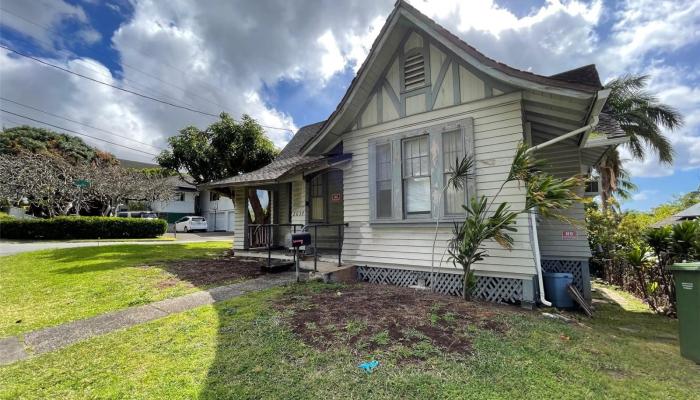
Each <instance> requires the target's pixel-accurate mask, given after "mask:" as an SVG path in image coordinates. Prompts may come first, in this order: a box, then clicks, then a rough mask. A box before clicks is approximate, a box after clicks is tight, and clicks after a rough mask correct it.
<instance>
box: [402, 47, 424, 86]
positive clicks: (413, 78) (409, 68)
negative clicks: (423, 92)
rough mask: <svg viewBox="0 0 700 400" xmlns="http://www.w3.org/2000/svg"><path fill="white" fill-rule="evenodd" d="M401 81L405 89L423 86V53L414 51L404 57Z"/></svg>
mask: <svg viewBox="0 0 700 400" xmlns="http://www.w3.org/2000/svg"><path fill="white" fill-rule="evenodd" d="M403 82H404V88H405V90H406V91H408V90H412V89H416V88H419V87H423V86H425V62H424V61H423V53H416V54H413V55H411V56H409V57H406V62H405V64H404V69H403Z"/></svg>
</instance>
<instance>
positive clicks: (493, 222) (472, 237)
mask: <svg viewBox="0 0 700 400" xmlns="http://www.w3.org/2000/svg"><path fill="white" fill-rule="evenodd" d="M540 166H541V164H540V162H539V161H536V160H535V158H534V157H533V155H532V153H531V152H530V151H529V150H528V148H527V146H525V145H520V146H519V147H518V149H517V151H516V153H515V157H514V159H513V163H512V165H511V167H510V171H509V173H508V176H507V177H506V179H505V180H504V181H503V183H502V184H501V186H500V188H499V190H498V191H497V192H496V194H495V195H494V196H493V197H491V199H490V201H489V200H487V198H486V197H484V196H482V197H481V198H478V199H477V198H476V197H472V198H471V200H470V202H469V204H468V205H464V206H462V207H463V208H464V209H465V211H466V213H467V215H466V217H465V220H464V222H463V223H455V225H454V236H453V238H452V239H451V240H450V242H449V246H448V252H449V254H450V260H451V261H452V263H453V264H454V266H455V267H457V266H460V267H461V268H462V270H463V275H462V277H463V278H462V279H463V295H464V299H465V300H469V299H470V297H471V292H472V290H473V288H474V285H475V283H476V279H475V278H474V274H473V272H472V266H473V264H474V263H476V262H478V261H481V260H483V259H484V258H485V257H487V256H488V250H487V249H486V248H485V247H484V242H486V241H488V240H493V241H495V242H496V243H498V244H499V245H500V246H501V247H503V248H505V249H508V250H510V249H511V248H512V247H513V237H512V236H510V234H511V233H512V232H516V228H515V224H516V219H517V217H518V216H519V215H520V214H524V213H528V212H531V211H533V210H537V211H538V212H539V213H540V214H541V215H544V216H555V217H556V216H557V213H556V210H561V209H565V208H568V207H570V206H571V205H572V204H573V203H574V202H576V201H578V200H579V197H578V196H577V195H576V189H577V188H578V187H580V186H581V185H582V183H583V180H582V178H580V177H573V178H569V179H558V178H555V177H553V176H551V175H549V174H546V173H544V172H542V171H541V170H540ZM509 182H522V183H524V184H525V185H526V189H527V193H526V202H525V207H524V208H523V209H522V210H515V211H514V210H511V208H510V205H509V204H508V203H507V202H502V203H500V204H499V205H498V207H496V209H495V210H494V211H493V212H492V211H491V207H492V206H493V205H494V202H495V201H496V199H498V197H499V195H500V193H501V191H502V190H503V188H504V187H505V186H506V184H508V183H509Z"/></svg>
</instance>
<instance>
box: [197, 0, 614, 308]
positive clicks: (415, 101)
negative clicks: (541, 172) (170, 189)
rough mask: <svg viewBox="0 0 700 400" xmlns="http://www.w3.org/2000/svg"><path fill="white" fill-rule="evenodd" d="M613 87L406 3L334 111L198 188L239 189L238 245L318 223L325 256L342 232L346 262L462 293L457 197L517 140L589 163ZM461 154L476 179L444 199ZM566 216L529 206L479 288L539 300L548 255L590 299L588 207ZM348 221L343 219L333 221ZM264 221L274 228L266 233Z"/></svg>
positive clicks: (493, 185) (568, 164) (566, 163)
mask: <svg viewBox="0 0 700 400" xmlns="http://www.w3.org/2000/svg"><path fill="white" fill-rule="evenodd" d="M532 56H533V57H537V55H536V54H533V55H532ZM608 93H609V92H608V91H606V90H603V88H602V85H601V83H600V80H599V78H598V73H597V71H596V68H595V66H593V65H588V66H585V67H581V68H577V69H574V70H571V71H566V72H562V73H560V74H557V75H553V76H542V75H537V74H534V73H530V72H526V71H520V70H517V69H514V68H511V67H509V66H507V65H505V64H502V63H499V62H496V61H494V60H492V59H489V58H487V57H486V56H485V55H483V54H482V53H480V52H478V51H477V50H476V49H474V48H473V47H471V46H469V45H468V44H466V43H464V42H463V41H461V40H460V39H459V38H457V37H456V36H454V35H453V34H451V33H450V32H448V31H447V30H446V29H444V28H443V27H441V26H440V25H438V24H437V23H435V22H434V21H432V20H431V19H429V18H428V17H426V16H425V15H423V14H421V13H420V12H419V11H417V10H416V9H415V8H413V7H411V6H410V5H408V4H406V3H405V2H402V1H398V2H397V4H396V6H395V8H394V10H393V11H392V13H391V15H390V16H389V17H388V19H387V21H386V23H385V25H384V27H383V28H382V30H381V32H380V34H379V36H378V37H377V39H376V40H375V42H374V44H373V46H372V49H371V50H370V53H369V55H368V57H367V60H366V61H365V62H364V63H363V65H362V66H361V68H360V69H359V71H358V73H357V76H356V77H355V79H354V80H353V81H352V83H351V84H350V87H349V88H348V90H347V92H346V93H345V96H344V97H343V99H342V100H341V102H340V104H338V106H337V108H336V110H335V111H334V112H333V113H332V114H331V115H330V117H329V118H328V120H326V121H322V122H318V123H316V124H312V125H308V126H305V127H303V128H301V129H300V130H299V131H298V132H297V133H296V135H295V136H294V137H293V138H292V139H291V141H290V142H289V144H288V145H287V146H286V147H285V148H284V149H283V150H282V152H281V153H280V155H279V156H278V158H277V159H275V160H274V161H273V162H272V163H270V164H269V165H267V166H265V167H263V168H261V169H259V170H257V171H253V172H250V173H247V174H242V175H237V176H233V177H230V178H228V179H223V180H220V181H216V182H212V183H210V184H206V185H204V186H206V187H207V188H208V189H214V190H217V189H218V190H226V191H233V192H234V206H235V211H234V220H235V232H236V233H235V234H236V238H237V240H236V241H235V243H234V249H235V250H236V251H237V252H242V251H245V250H248V249H251V248H255V247H265V246H267V245H268V244H270V245H271V246H280V247H284V246H288V245H289V236H290V231H292V230H293V229H297V228H299V227H300V226H301V225H311V226H322V228H321V229H322V230H323V231H322V232H319V240H318V243H316V244H315V246H316V247H317V248H319V249H320V253H321V254H322V255H323V254H331V252H332V249H333V248H334V247H335V246H336V245H337V244H338V242H340V244H342V255H341V257H342V261H343V263H345V264H354V265H357V266H358V272H359V276H360V277H361V278H362V279H365V280H369V281H371V282H382V283H394V284H400V285H406V286H408V285H416V284H420V283H427V284H428V285H431V284H432V285H434V287H435V288H436V289H437V290H438V291H440V292H443V293H452V294H456V293H459V291H460V290H461V280H460V275H459V274H460V273H461V269H455V268H454V266H453V265H452V263H450V262H448V261H447V258H446V257H443V254H444V253H445V246H446V243H447V241H448V239H449V238H450V237H451V236H452V229H453V227H452V225H453V222H459V221H463V220H464V210H463V209H462V208H461V205H462V204H464V203H466V202H467V199H468V198H470V197H472V196H481V195H485V196H493V195H495V193H496V192H497V191H498V188H499V187H500V186H501V184H502V182H503V181H504V179H505V177H506V175H507V173H508V170H509V168H510V165H511V163H512V160H513V155H514V153H515V150H516V148H517V146H518V144H519V143H520V142H523V141H525V142H527V143H528V144H530V145H532V146H540V147H541V148H539V149H537V150H536V152H535V154H536V155H537V157H540V158H542V159H544V160H546V163H545V168H546V169H547V171H549V172H551V173H553V174H554V175H556V176H559V177H563V178H565V177H570V176H573V175H578V174H581V173H582V172H585V171H588V170H589V169H590V167H591V166H593V165H595V164H596V163H597V162H598V161H599V159H600V158H601V156H602V154H603V153H604V151H605V150H606V149H607V148H608V146H609V145H611V144H614V143H619V141H620V139H619V137H618V134H619V126H617V125H616V124H615V123H614V121H612V120H611V118H609V117H607V116H604V115H602V116H601V115H600V112H601V110H602V108H603V105H604V103H605V100H606V98H607V95H608ZM599 120H600V124H599V125H598V126H597V127H595V126H596V124H597V123H598V121H599ZM593 127H595V128H594V129H592V128H593ZM592 130H594V131H595V133H594V134H593V135H591V131H592ZM572 131H573V132H572ZM589 136H591V140H588V139H589ZM465 153H466V154H473V155H474V156H475V158H476V165H475V170H474V173H475V177H474V178H473V179H471V180H470V181H469V182H468V185H467V188H466V190H465V191H452V192H449V193H448V195H447V196H445V198H444V199H443V200H442V201H439V199H440V190H441V188H442V187H443V186H444V184H445V179H446V174H445V173H446V171H448V170H449V168H450V166H451V164H452V163H453V160H455V158H457V157H461V156H463V155H464V154H465ZM260 191H264V193H266V195H265V196H264V198H266V199H270V201H269V202H266V204H270V207H271V209H270V210H269V212H267V214H265V215H269V217H266V220H268V221H269V222H271V223H272V224H277V225H276V226H272V227H268V226H257V225H255V226H253V224H251V221H252V220H253V214H254V213H253V212H252V211H251V210H253V209H254V208H255V204H254V203H255V202H257V201H258V200H259V199H258V200H256V193H260ZM581 194H583V189H582V193H581ZM498 200H500V201H508V202H509V203H510V204H511V205H512V207H513V208H514V209H517V208H521V207H523V206H524V203H525V190H524V188H523V186H522V185H518V184H517V183H512V184H509V185H508V186H507V187H505V189H504V190H503V192H502V194H501V195H500V197H499V198H498V199H497V202H498ZM251 202H252V203H251ZM566 216H567V217H569V218H570V219H571V220H573V221H575V222H581V223H580V224H579V225H571V224H569V223H565V222H561V221H559V220H552V219H539V220H537V223H536V225H535V226H533V224H532V219H530V218H528V217H527V216H521V217H519V218H518V221H517V229H518V231H517V233H515V234H514V235H513V237H514V239H515V244H514V247H513V249H512V250H510V251H509V250H505V249H503V248H501V247H500V246H499V245H498V244H496V243H488V244H487V246H488V248H489V254H490V256H489V257H487V258H486V259H485V260H483V261H481V262H479V263H478V264H476V265H475V267H474V269H475V273H476V275H477V277H478V280H477V289H476V296H477V297H480V298H485V299H488V300H496V301H519V302H523V303H530V304H531V303H534V302H536V301H538V300H539V288H540V287H541V285H540V284H539V282H538V277H539V276H540V274H541V272H540V266H541V267H542V268H544V269H545V270H550V271H569V272H572V273H573V274H574V275H575V283H576V284H577V286H578V287H579V288H580V289H581V290H582V291H583V292H584V295H585V296H586V297H588V298H590V278H589V273H588V260H589V257H590V256H591V253H590V249H589V246H588V239H587V237H586V232H585V228H584V224H583V223H582V222H583V217H584V209H583V204H577V205H576V206H574V207H573V208H572V209H571V210H568V211H567V212H566ZM255 218H256V219H257V220H260V219H259V218H258V217H257V216H255ZM437 219H439V220H441V221H442V224H441V225H440V230H439V233H438V242H437V243H438V244H437V249H436V252H435V253H436V259H437V261H436V267H437V268H436V269H435V272H436V274H435V275H431V273H430V270H431V252H432V251H431V250H432V243H433V237H434V233H435V221H436V220H437ZM345 223H347V226H346V227H345V228H344V230H343V229H339V228H338V226H337V225H335V224H345ZM280 224H282V226H280ZM288 224H294V225H295V226H284V225H288ZM313 229H314V228H311V231H312V232H313ZM535 229H536V231H537V235H535V234H534V233H533V232H534V231H535ZM266 230H269V232H272V235H271V236H270V235H261V234H260V232H261V231H266ZM324 248H326V249H328V250H327V251H323V249H324ZM431 276H433V278H434V282H430V277H431Z"/></svg>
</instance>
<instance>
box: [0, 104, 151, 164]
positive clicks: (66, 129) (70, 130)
mask: <svg viewBox="0 0 700 400" xmlns="http://www.w3.org/2000/svg"><path fill="white" fill-rule="evenodd" d="M0 111H2V112H5V113H8V114H10V115H14V116H17V117H20V118H24V119H28V120H30V121H33V122H37V123H39V124H44V125H47V126H50V127H52V128H56V129H61V130H64V131H66V132H70V133H73V134H76V135H80V136H85V137H88V138H90V139H94V140H99V141H102V142H105V143H109V144H111V145H114V146H119V147H123V148H125V149H129V150H133V151H137V152H139V153H144V154H148V155H149V156H154V157H157V156H158V154H153V153H149V152H147V151H143V150H140V149H135V148H133V147H129V146H124V145H123V144H119V143H114V142H111V141H109V140H106V139H102V138H99V137H96V136H91V135H87V134H85V133H80V132H77V131H74V130H72V129H68V128H64V127H62V126H58V125H54V124H50V123H48V122H44V121H41V120H38V119H34V118H31V117H28V116H26V115H22V114H17V113H14V112H12V111H8V110H4V109H2V108H0Z"/></svg>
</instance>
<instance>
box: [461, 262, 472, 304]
mask: <svg viewBox="0 0 700 400" xmlns="http://www.w3.org/2000/svg"><path fill="white" fill-rule="evenodd" d="M462 268H464V276H462V297H463V298H464V301H469V300H471V298H472V293H471V288H470V287H469V274H470V273H471V269H472V268H471V264H468V265H462Z"/></svg>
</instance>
